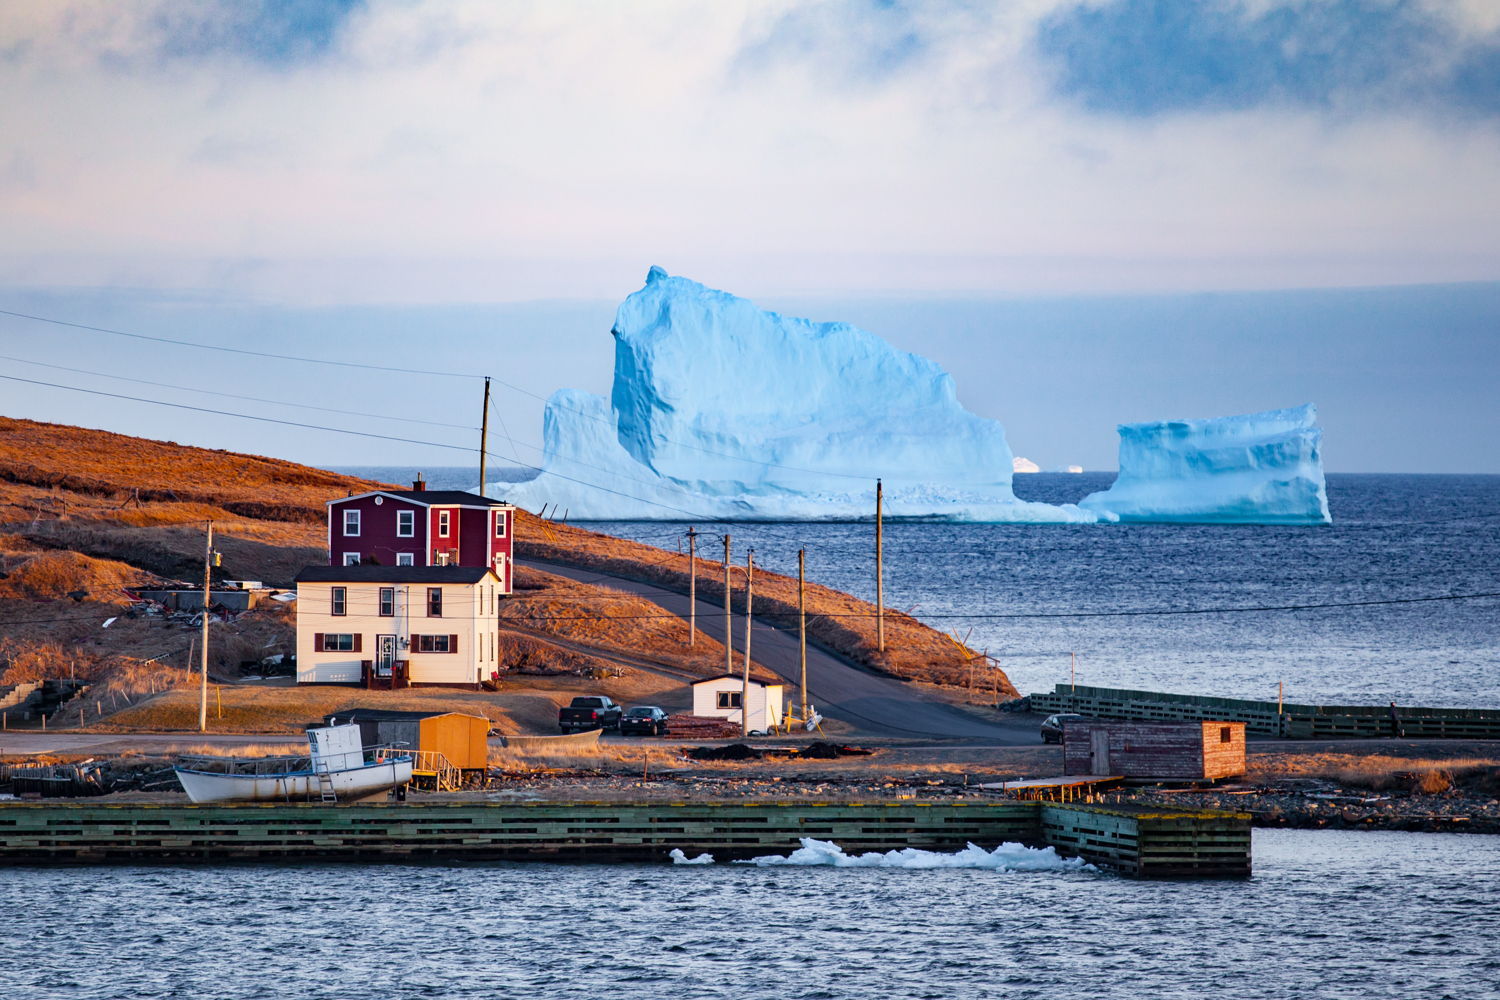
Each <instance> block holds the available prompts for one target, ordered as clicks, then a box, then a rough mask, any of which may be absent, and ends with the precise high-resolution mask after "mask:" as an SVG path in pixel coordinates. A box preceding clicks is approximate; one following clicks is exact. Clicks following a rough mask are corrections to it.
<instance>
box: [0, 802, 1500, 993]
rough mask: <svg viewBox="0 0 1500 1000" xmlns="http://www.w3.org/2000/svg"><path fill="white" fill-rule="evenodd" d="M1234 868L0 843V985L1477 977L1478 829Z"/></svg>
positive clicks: (1294, 844) (1374, 988) (899, 989)
mask: <svg viewBox="0 0 1500 1000" xmlns="http://www.w3.org/2000/svg"><path fill="white" fill-rule="evenodd" d="M1255 865H1256V871H1255V875H1254V877H1253V878H1251V879H1249V880H1246V881H1233V882H1189V881H1175V882H1174V881H1167V882H1134V881H1130V880H1127V879H1123V878H1120V877H1118V876H1114V875H1110V874H1105V873H1101V872H1097V871H1067V870H1055V869H1054V870H1043V871H1014V870H994V869H986V868H941V869H933V868H926V869H916V870H913V869H906V868H890V867H879V868H848V867H830V866H821V865H820V866H799V865H786V866H769V867H757V866H750V865H719V864H714V865H678V866H673V865H656V866H648V865H618V866H596V865H551V864H442V865H439V864H432V865H421V866H409V865H389V866H337V865H296V866H274V867H273V866H254V865H242V866H227V865H201V866H181V867H168V866H162V867H118V868H112V867H106V868H90V869H87V870H78V869H46V868H15V869H9V870H7V871H6V873H5V877H4V878H3V879H0V912H3V913H5V914H6V924H5V933H4V934H0V970H3V987H0V993H3V995H4V996H5V997H6V998H7V1000H52V998H59V997H70V998H79V1000H94V998H100V1000H103V998H109V1000H138V998H170V997H182V998H194V1000H196V998H199V997H216V998H222V1000H240V998H246V1000H249V998H282V997H307V998H341V1000H342V998H345V997H351V996H361V997H364V996H368V997H381V998H390V1000H402V998H408V997H443V998H465V997H484V998H492V997H538V998H569V997H577V998H589V1000H594V998H598V997H619V998H624V1000H634V998H650V1000H659V998H662V997H673V998H677V1000H692V998H699V997H702V998H736V1000H737V998H742V997H749V996H762V995H770V996H776V997H784V998H788V1000H891V998H907V997H913V998H915V997H922V998H986V997H1009V998H1045V1000H1055V998H1057V997H1100V998H1114V997H1119V998H1130V1000H1136V998H1141V997H1160V998H1178V997H1181V998H1188V997H1204V996H1211V997H1234V998H1236V1000H1262V998H1264V1000H1273V998H1274V1000H1282V998H1287V1000H1290V998H1305V997H1360V998H1363V1000H1386V998H1389V1000H1413V998H1418V997H1421V998H1442V997H1454V998H1460V997H1461V998H1465V1000H1485V998H1494V997H1497V996H1500V987H1497V983H1500V946H1497V944H1496V942H1497V941H1500V885H1497V878H1500V876H1497V873H1500V838H1496V837H1478V836H1462V835H1453V834H1411V833H1327V832H1308V831H1281V830H1268V831H1257V832H1256V834H1255Z"/></svg>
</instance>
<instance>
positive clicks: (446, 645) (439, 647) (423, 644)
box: [412, 635, 455, 653]
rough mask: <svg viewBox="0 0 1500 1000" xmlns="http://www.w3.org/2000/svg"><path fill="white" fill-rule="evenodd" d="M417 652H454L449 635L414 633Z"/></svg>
mask: <svg viewBox="0 0 1500 1000" xmlns="http://www.w3.org/2000/svg"><path fill="white" fill-rule="evenodd" d="M412 638H413V639H415V640H416V643H417V652H419V653H452V652H455V649H454V648H453V647H454V643H453V642H452V641H451V640H452V638H453V636H451V635H414V636H412Z"/></svg>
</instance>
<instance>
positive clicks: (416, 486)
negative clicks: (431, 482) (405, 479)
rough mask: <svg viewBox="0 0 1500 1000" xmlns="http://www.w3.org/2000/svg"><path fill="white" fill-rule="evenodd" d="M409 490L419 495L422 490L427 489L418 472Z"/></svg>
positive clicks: (425, 481) (425, 482)
mask: <svg viewBox="0 0 1500 1000" xmlns="http://www.w3.org/2000/svg"><path fill="white" fill-rule="evenodd" d="M411 488H412V489H413V490H415V491H416V492H418V493H421V492H422V491H423V490H425V489H427V480H425V479H423V478H422V474H421V473H420V472H419V473H417V478H416V479H413V480H412V481H411Z"/></svg>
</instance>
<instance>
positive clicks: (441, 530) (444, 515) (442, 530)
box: [438, 510, 453, 538]
mask: <svg viewBox="0 0 1500 1000" xmlns="http://www.w3.org/2000/svg"><path fill="white" fill-rule="evenodd" d="M450 513H451V512H450V511H446V510H440V511H438V537H439V538H447V537H448V532H449V531H450V530H451V529H452V527H453V521H452V518H451V517H449V514H450Z"/></svg>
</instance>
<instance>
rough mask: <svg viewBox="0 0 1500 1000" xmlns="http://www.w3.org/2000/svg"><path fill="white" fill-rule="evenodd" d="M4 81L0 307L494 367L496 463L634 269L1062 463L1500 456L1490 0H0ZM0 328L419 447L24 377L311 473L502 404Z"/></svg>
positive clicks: (1355, 461)
mask: <svg viewBox="0 0 1500 1000" xmlns="http://www.w3.org/2000/svg"><path fill="white" fill-rule="evenodd" d="M0 93H4V94H5V95H6V99H5V100H4V101H3V102H0V310H8V311H10V312H20V313H27V314H29V315H34V316H43V317H47V318H51V319H61V320H65V321H68V322H72V323H79V324H85V325H93V326H101V327H108V328H111V329H115V330H120V331H124V332H132V333H138V334H145V335H149V336H161V337H168V338H177V339H185V340H191V341H195V342H203V343H218V344H220V345H221V346H236V345H237V346H239V347H242V348H249V349H257V350H267V351H271V352H273V353H284V354H294V355H301V356H312V357H318V358H323V359H330V360H337V359H353V358H358V359H364V360H366V361H370V360H371V359H375V361H374V363H377V364H386V365H389V366H390V367H393V368H404V369H441V370H444V371H449V370H459V371H462V372H465V373H469V374H474V373H480V372H482V373H487V374H492V375H494V376H496V377H497V378H500V379H504V380H505V381H506V382H508V383H510V384H511V385H514V386H517V387H519V389H512V388H509V387H505V386H498V385H497V395H496V402H495V407H496V413H497V415H498V420H497V422H498V423H501V424H503V433H504V435H505V436H506V437H507V445H508V446H509V445H510V442H514V445H513V454H514V456H515V457H516V459H517V460H518V461H525V462H537V461H538V460H539V458H538V455H537V453H536V451H535V449H534V447H532V446H534V445H535V444H536V443H537V442H539V440H540V437H541V429H540V413H541V402H540V399H541V398H542V397H545V396H546V394H547V393H549V392H550V391H552V390H553V389H555V388H559V387H562V386H574V387H578V388H583V389H588V390H591V391H595V392H605V391H607V390H608V385H609V377H610V371H611V365H612V358H611V347H610V341H609V338H608V330H609V326H610V324H611V322H612V317H613V309H614V307H615V305H616V304H618V302H619V301H620V300H621V299H623V298H624V297H625V296H626V295H628V294H630V293H631V292H633V291H634V290H636V289H637V288H639V287H640V285H641V283H642V281H643V279H644V276H645V273H646V270H647V268H648V267H650V266H651V265H653V264H656V265H661V266H663V267H665V268H666V269H667V270H669V271H670V272H672V273H674V274H684V275H687V276H689V277H692V278H694V279H695V280H698V281H702V282H704V283H705V284H708V285H710V286H712V287H718V288H723V289H726V290H729V291H732V292H734V293H736V294H739V295H744V296H747V297H750V298H753V299H754V300H756V301H757V302H759V303H761V304H763V305H765V306H767V307H768V308H775V309H779V310H784V311H787V312H792V313H794V314H799V315H807V316H809V317H811V318H814V319H819V320H828V319H846V320H850V321H852V322H856V323H858V324H859V325H861V326H864V327H866V328H867V329H870V330H871V331H873V332H875V333H877V334H879V335H881V336H882V337H885V338H886V339H888V340H890V341H891V342H892V343H895V344H896V345H897V346H899V347H902V348H904V349H907V350H914V351H917V352H919V353H923V354H926V355H928V356H931V357H933V358H934V359H936V360H938V361H939V362H940V363H941V364H943V365H944V366H945V367H946V368H947V369H948V370H949V371H951V372H953V373H954V375H955V378H956V380H957V383H958V389H959V394H960V397H961V399H962V400H963V401H964V403H965V404H966V405H967V406H969V408H970V409H972V410H974V411H975V412H977V413H981V414H982V415H985V416H992V417H995V418H997V419H1000V420H1001V421H1002V422H1004V424H1005V425H1006V428H1007V431H1008V435H1009V439H1010V442H1011V445H1012V447H1013V449H1014V450H1015V451H1016V452H1017V453H1018V454H1021V455H1026V456H1028V457H1030V458H1032V459H1034V460H1035V461H1037V462H1038V463H1039V464H1041V465H1042V466H1043V467H1044V468H1047V467H1054V466H1060V465H1065V464H1073V463H1077V464H1082V465H1084V466H1085V467H1087V468H1110V467H1113V462H1114V447H1115V435H1114V425H1115V424H1116V423H1118V422H1122V421H1129V420H1146V419H1159V418H1168V417H1201V416H1213V415H1219V414H1227V413H1237V412H1248V411H1252V410H1258V409H1270V408H1276V407H1282V406H1290V405H1296V404H1298V403H1301V402H1308V401H1311V402H1316V403H1317V404H1318V405H1319V408H1320V413H1321V416H1322V423H1323V426H1324V428H1325V445H1324V453H1325V459H1326V461H1327V465H1328V468H1329V469H1330V471H1356V472H1357V471H1370V472H1375V471H1423V472H1465V471H1474V472H1500V444H1497V442H1500V433H1497V432H1500V407H1497V406H1496V404H1495V402H1494V398H1493V393H1492V391H1491V388H1490V386H1491V384H1492V383H1493V381H1494V377H1495V375H1496V374H1500V364H1497V361H1500V346H1497V339H1500V3H1493V2H1490V0H1202V2H1198V3H1181V2H1174V0H1014V2H1009V3H1004V4H994V3H982V2H944V0H929V2H922V3H902V2H891V0H886V2H874V0H826V2H789V0H778V2H773V0H755V2H733V0H716V2H714V3H709V4H704V3H689V2H681V3H666V2H647V0H641V2H634V3H605V2H566V0H549V2H539V3H524V2H506V3H500V2H491V0H483V2H479V0H476V2H471V3H465V2H461V0H453V2H441V3H439V2H423V0H402V2H394V0H369V2H362V3H360V2H336V3H335V2H311V0H292V2H280V3H277V2H271V0H264V2H255V0H236V2H230V0H225V2H218V3H216V2H202V3H195V4H180V3H172V2H148V0H135V2H130V0H124V2H108V0H100V2H68V0H58V2H55V3H47V4H16V5H7V6H6V7H5V8H0ZM0 355H3V356H4V357H3V359H0V374H9V375H12V376H19V377H24V378H30V379H33V380H36V381H50V382H53V383H57V384H59V385H63V384H66V385H72V386H81V387H86V388H91V389H96V390H102V391H108V392H115V393H118V394H128V395H138V396H142V397H150V398H156V399H166V400H171V401H174V402H180V403H184V404H187V405H196V406H207V407H209V408H216V409H231V408H233V409H237V410H238V411H240V412H245V413H254V414H258V415H261V416H269V417H271V418H273V419H287V420H293V421H300V422H304V423H317V424H324V425H329V426H333V425H337V426H343V427H350V428H358V429H362V430H365V431H367V432H371V431H375V430H376V429H377V428H378V432H380V433H385V434H387V435H389V436H391V437H405V438H410V439H412V441H407V442H402V441H384V440H377V439H362V438H358V437H354V436H349V435H339V434H334V433H331V432H328V431H320V430H314V429H311V428H306V427H291V426H286V425H280V424H271V423H256V422H252V421H247V420H239V419H233V418H227V417H218V416H214V415H211V414H204V413H198V412H195V411H191V410H172V409H169V408H165V407H159V406H152V405H150V404H147V403H138V402H132V401H128V400H121V399H114V398H109V397H103V396H90V395H85V394H80V393H76V392H69V391H67V390H65V389H61V388H54V387H49V386H40V385H35V384H31V383H20V382H13V381H12V382H5V381H0V414H5V415H8V416H20V417H30V418H34V419H46V420H58V421H63V422H69V423H81V424H86V425H92V426H99V427H105V428H108V429H111V430H118V431H121V432H125V433H133V434H142V435H146V436H150V437H157V438H166V439H172V440H180V441H183V442H185V443H193V444H204V445H210V446H213V447H225V448H233V449H236V450H249V451H256V452H260V453H266V454H275V455H279V456H283V457H287V458H293V459H297V460H301V461H309V462H314V463H319V464H392V465H397V464H400V465H405V464H420V463H422V462H428V461H430V462H432V463H433V464H463V463H464V462H465V461H466V456H465V455H464V453H463V452H462V451H461V450H456V449H458V448H461V447H464V446H467V443H468V442H469V441H470V439H471V437H472V435H471V433H470V431H468V430H467V429H465V428H466V427H468V425H470V424H473V423H475V422H476V421H475V419H474V417H475V416H476V415H477V412H478V408H479V406H478V395H477V392H476V390H475V385H476V383H475V380H474V379H472V378H469V379H463V378H447V377H441V376H414V375H399V374H395V373H373V372H368V371H357V370H352V369H342V370H341V369H339V368H337V367H333V366H326V365H308V364H300V363H294V362H274V361H271V360H269V359H259V358H251V357H246V356H236V355H231V354H223V353H216V352H212V351H203V350H196V349H193V348H177V347H172V346H169V345H164V344H160V343H158V342H155V341H145V340H133V339H130V338H123V337H119V336H113V335H109V334H102V333H95V332H90V331H85V330H80V329H76V328H71V327H62V326H56V325H50V324H44V323H40V322H37V321H35V320H27V319H21V318H18V317H14V316H5V315H0ZM16 359H21V360H16ZM26 362H32V364H28V363H26ZM36 362H40V363H43V364H50V365H54V366H63V367H65V368H71V369H74V370H73V371H63V370H59V369H58V368H50V369H49V368H42V367H39V366H38V365H37V364H35V363H36ZM89 372H93V373H108V374H113V375H117V376H124V377H127V378H133V379H137V380H145V381H154V382H160V383H168V384H170V385H183V386H188V385H190V386H194V387H198V388H201V389H206V390H207V391H208V393H210V394H202V393H199V394H193V393H188V392H185V391H182V390H179V389H168V388H165V387H164V386H161V385H155V386H150V385H144V384H141V382H139V381H138V382H134V383H126V382H121V381H118V380H111V379H108V378H105V377H103V376H102V375H100V374H87V373H89ZM224 393H234V394H237V395H241V396H245V395H250V396H255V397H257V400H259V399H266V400H273V401H280V403H281V404H282V405H276V404H275V403H263V402H258V401H252V400H243V399H240V400H228V399H225V398H223V394H224ZM213 394H217V395H213ZM294 402H295V403H300V404H304V405H319V406H325V407H328V408H329V409H331V410H340V411H345V412H341V413H329V412H324V413H319V412H318V411H309V410H305V409H292V408H291V407H290V406H288V405H285V404H290V403H294ZM348 411H359V412H360V413H379V414H382V415H383V416H382V417H365V416H353V415H351V414H350V413H349V412H348ZM392 416H394V417H405V418H415V419H419V420H427V421H429V422H430V423H429V424H413V423H409V422H404V421H401V420H393V419H386V417H392ZM434 424H454V425H458V426H435V425H434ZM413 441H421V442H436V443H442V444H449V445H454V446H455V447H453V448H436V447H433V446H432V445H431V444H418V443H412V442H413Z"/></svg>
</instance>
